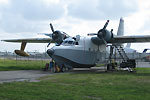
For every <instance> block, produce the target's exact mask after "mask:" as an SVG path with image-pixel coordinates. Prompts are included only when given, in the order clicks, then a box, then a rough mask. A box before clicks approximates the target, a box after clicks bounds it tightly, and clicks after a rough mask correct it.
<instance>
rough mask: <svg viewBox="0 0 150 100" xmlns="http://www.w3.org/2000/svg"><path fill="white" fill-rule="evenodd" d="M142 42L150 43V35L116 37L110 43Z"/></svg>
mask: <svg viewBox="0 0 150 100" xmlns="http://www.w3.org/2000/svg"><path fill="white" fill-rule="evenodd" d="M141 42H150V35H144V36H114V37H113V39H111V41H110V42H109V43H141Z"/></svg>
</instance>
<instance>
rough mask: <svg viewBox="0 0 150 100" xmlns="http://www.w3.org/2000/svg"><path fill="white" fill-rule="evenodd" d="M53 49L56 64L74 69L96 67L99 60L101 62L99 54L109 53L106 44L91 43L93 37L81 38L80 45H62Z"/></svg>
mask: <svg viewBox="0 0 150 100" xmlns="http://www.w3.org/2000/svg"><path fill="white" fill-rule="evenodd" d="M52 49H53V50H54V55H53V56H51V57H52V58H53V59H54V60H55V61H56V63H58V64H59V65H62V64H64V65H68V66H72V67H82V66H84V65H85V66H87V67H89V66H92V65H95V64H96V63H97V62H98V61H99V60H101V59H100V58H98V57H100V56H98V54H105V53H106V52H108V51H109V49H108V48H106V45H105V44H104V45H99V46H98V45H95V44H94V43H93V42H92V41H91V36H86V37H80V40H79V41H78V45H75V44H74V45H73V44H70V45H69V44H68V45H65V44H61V45H60V46H54V47H52ZM101 57H102V56H101ZM103 57H104V55H103ZM66 60H67V61H66ZM68 62H70V63H68ZM66 63H68V64H66ZM72 63H74V64H72ZM71 64H72V65H71ZM78 65H79V66H78ZM88 65H89V66H88Z"/></svg>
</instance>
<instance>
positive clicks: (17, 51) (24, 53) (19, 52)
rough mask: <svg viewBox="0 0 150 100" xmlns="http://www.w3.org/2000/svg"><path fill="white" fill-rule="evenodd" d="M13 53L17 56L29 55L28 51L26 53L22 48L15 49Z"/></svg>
mask: <svg viewBox="0 0 150 100" xmlns="http://www.w3.org/2000/svg"><path fill="white" fill-rule="evenodd" d="M15 53H16V54H17V55H19V56H30V55H29V54H28V53H26V52H24V51H22V50H15Z"/></svg>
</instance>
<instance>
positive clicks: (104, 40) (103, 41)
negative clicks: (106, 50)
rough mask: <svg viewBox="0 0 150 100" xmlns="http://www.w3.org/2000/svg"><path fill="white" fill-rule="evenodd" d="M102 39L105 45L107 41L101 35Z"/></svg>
mask: <svg viewBox="0 0 150 100" xmlns="http://www.w3.org/2000/svg"><path fill="white" fill-rule="evenodd" d="M102 40H103V42H104V44H105V45H107V42H106V41H105V39H104V38H103V37H102Z"/></svg>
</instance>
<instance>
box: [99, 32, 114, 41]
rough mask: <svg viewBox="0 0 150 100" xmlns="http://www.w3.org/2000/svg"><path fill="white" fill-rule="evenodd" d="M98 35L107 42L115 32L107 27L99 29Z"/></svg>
mask: <svg viewBox="0 0 150 100" xmlns="http://www.w3.org/2000/svg"><path fill="white" fill-rule="evenodd" d="M97 36H98V37H99V38H100V39H104V40H105V41H106V42H109V41H110V40H111V39H112V37H113V34H112V33H111V32H110V31H108V30H107V29H105V30H103V29H101V30H99V31H98V34H97Z"/></svg>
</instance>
